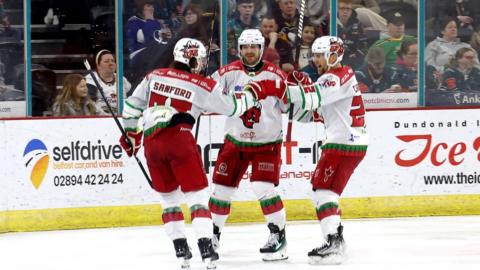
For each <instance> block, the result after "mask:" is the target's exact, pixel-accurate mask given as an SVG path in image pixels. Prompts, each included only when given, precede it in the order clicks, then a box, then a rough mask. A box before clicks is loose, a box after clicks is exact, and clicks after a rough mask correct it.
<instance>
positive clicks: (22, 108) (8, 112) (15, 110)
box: [0, 101, 27, 119]
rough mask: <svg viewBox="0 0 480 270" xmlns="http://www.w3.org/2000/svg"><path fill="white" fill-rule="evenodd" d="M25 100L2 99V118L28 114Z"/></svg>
mask: <svg viewBox="0 0 480 270" xmlns="http://www.w3.org/2000/svg"><path fill="white" fill-rule="evenodd" d="M26 111H27V105H26V103H25V101H0V119H1V118H7V117H25V115H27V113H26Z"/></svg>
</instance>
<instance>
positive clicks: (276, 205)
mask: <svg viewBox="0 0 480 270" xmlns="http://www.w3.org/2000/svg"><path fill="white" fill-rule="evenodd" d="M260 206H261V207H262V212H263V214H264V215H270V214H273V213H276V212H278V211H280V210H282V209H283V202H282V199H281V198H280V196H278V195H277V196H275V197H273V198H270V199H266V200H260Z"/></svg>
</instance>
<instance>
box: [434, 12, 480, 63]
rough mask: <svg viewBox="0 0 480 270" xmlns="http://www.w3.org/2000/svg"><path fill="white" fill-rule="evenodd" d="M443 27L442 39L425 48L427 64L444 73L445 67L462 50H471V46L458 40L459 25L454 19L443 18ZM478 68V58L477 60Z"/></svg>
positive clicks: (438, 38) (437, 39) (439, 38)
mask: <svg viewBox="0 0 480 270" xmlns="http://www.w3.org/2000/svg"><path fill="white" fill-rule="evenodd" d="M440 25H441V32H440V33H441V37H440V36H438V37H437V38H436V39H435V40H433V41H432V42H430V43H428V45H427V47H426V48H425V62H426V63H427V65H431V66H433V67H434V68H435V69H436V70H437V71H439V72H443V70H444V69H445V65H446V64H447V63H448V62H449V61H450V59H451V58H452V57H453V56H454V55H455V53H456V52H457V51H458V49H460V48H471V46H470V44H468V43H465V42H461V41H460V39H459V38H458V31H457V23H456V21H455V19H454V18H452V17H446V18H443V20H442V22H441V23H440ZM475 63H477V64H476V66H478V57H476V59H475Z"/></svg>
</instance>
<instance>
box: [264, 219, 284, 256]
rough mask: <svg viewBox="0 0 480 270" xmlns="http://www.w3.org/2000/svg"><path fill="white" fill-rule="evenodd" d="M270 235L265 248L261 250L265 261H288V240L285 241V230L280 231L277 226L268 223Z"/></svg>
mask: <svg viewBox="0 0 480 270" xmlns="http://www.w3.org/2000/svg"><path fill="white" fill-rule="evenodd" d="M268 229H269V230H270V235H269V236H268V240H267V243H266V244H265V246H263V247H262V248H260V253H261V254H262V259H263V260H264V261H279V260H286V259H288V256H287V240H286V239H285V228H284V229H283V230H280V228H278V226H277V225H275V224H273V223H268Z"/></svg>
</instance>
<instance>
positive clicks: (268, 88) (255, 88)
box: [243, 80, 287, 100]
mask: <svg viewBox="0 0 480 270" xmlns="http://www.w3.org/2000/svg"><path fill="white" fill-rule="evenodd" d="M286 89H287V85H286V84H285V82H284V81H280V80H263V81H256V82H250V83H248V84H246V85H245V86H244V87H243V91H248V92H251V93H252V95H253V96H254V97H255V99H256V100H263V99H265V98H267V97H269V96H274V97H278V98H279V99H283V98H284V97H285V91H286Z"/></svg>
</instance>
